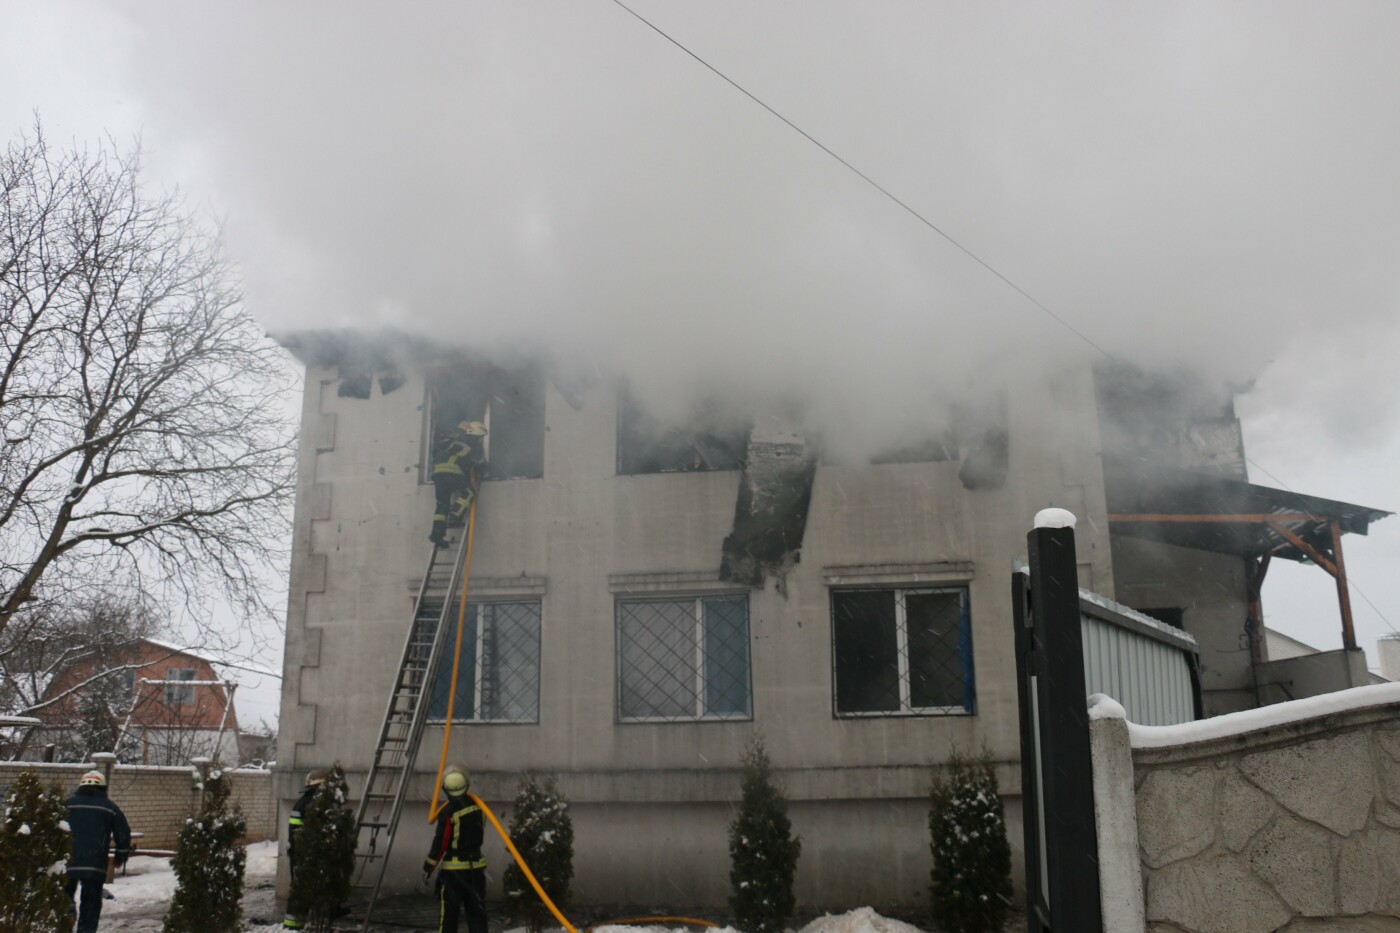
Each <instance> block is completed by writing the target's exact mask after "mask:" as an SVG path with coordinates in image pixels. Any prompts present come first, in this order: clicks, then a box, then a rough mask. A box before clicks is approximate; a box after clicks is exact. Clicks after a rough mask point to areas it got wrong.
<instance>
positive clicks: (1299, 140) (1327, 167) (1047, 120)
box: [94, 0, 1400, 448]
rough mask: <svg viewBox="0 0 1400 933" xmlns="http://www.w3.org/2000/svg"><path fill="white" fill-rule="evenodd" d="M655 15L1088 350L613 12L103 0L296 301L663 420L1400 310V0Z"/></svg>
mask: <svg viewBox="0 0 1400 933" xmlns="http://www.w3.org/2000/svg"><path fill="white" fill-rule="evenodd" d="M636 6H637V8H638V10H639V11H640V12H641V13H643V14H644V15H647V16H649V17H652V18H653V19H654V21H655V22H656V24H657V25H658V26H659V27H661V28H662V29H665V30H666V31H668V32H669V33H671V34H673V35H674V36H675V37H677V38H678V39H679V40H681V41H683V42H685V43H686V44H688V45H689V46H690V47H691V48H692V49H693V50H694V51H695V52H696V53H697V54H698V55H700V56H702V57H704V58H706V59H707V60H709V61H711V62H712V63H713V64H714V65H715V67H716V68H718V69H720V70H722V71H724V72H725V73H726V74H728V75H730V76H731V77H732V78H733V79H734V80H735V81H737V82H739V83H740V84H743V85H745V86H746V87H748V88H749V89H751V90H752V91H753V92H754V93H755V94H756V95H758V96H760V97H762V98H763V99H764V100H765V101H766V102H768V103H769V104H770V105H772V106H773V107H774V108H775V109H777V110H779V111H780V112H782V113H783V114H784V115H786V116H787V117H789V118H790V119H792V120H793V121H794V122H795V123H797V124H798V125H800V126H802V127H803V128H804V129H805V130H806V131H808V132H809V133H811V134H812V135H813V136H815V137H816V138H818V139H820V140H822V141H823V142H824V143H825V144H827V145H828V146H830V147H831V148H832V149H833V150H835V151H836V152H838V153H840V154H841V155H842V156H843V157H844V158H846V159H848V160H849V161H850V162H852V163H853V164H854V165H856V166H858V167H859V168H861V169H862V170H863V171H865V172H866V173H868V174H869V175H870V176H871V177H872V178H874V179H876V180H877V181H879V182H880V183H881V184H882V185H884V186H885V187H886V188H888V189H889V190H890V191H892V192H894V193H896V194H897V195H898V196H899V197H900V198H902V199H903V200H904V201H905V202H906V203H907V204H909V205H910V206H911V207H913V208H914V209H916V210H917V211H919V212H920V213H922V214H923V215H924V216H925V217H926V218H928V219H929V220H930V221H932V222H934V223H936V224H937V225H938V226H939V227H940V228H942V229H943V230H945V231H947V232H948V233H949V234H951V235H952V236H954V237H955V238H957V239H958V240H959V242H961V243H962V244H964V245H965V246H966V247H967V249H969V250H971V251H972V252H974V253H975V254H977V256H979V257H982V258H984V259H985V260H986V261H987V262H989V263H990V264H991V265H993V266H995V267H996V268H997V269H999V270H1001V271H1003V272H1004V273H1005V274H1006V275H1008V276H1009V277H1010V278H1012V279H1013V280H1014V281H1015V282H1017V283H1018V284H1019V285H1020V286H1021V287H1022V288H1024V289H1025V290H1027V291H1028V292H1030V293H1031V294H1032V295H1034V296H1035V297H1036V298H1037V299H1038V300H1039V301H1041V302H1042V303H1044V304H1045V305H1046V306H1047V307H1048V308H1050V309H1051V310H1052V311H1053V312H1054V313H1055V314H1056V315H1058V316H1059V317H1061V318H1062V319H1063V320H1064V322H1065V323H1067V324H1068V325H1069V326H1070V327H1072V328H1073V329H1074V330H1077V331H1079V332H1080V333H1081V334H1083V335H1084V336H1085V337H1087V338H1088V341H1085V340H1083V339H1080V337H1078V336H1076V335H1075V334H1074V333H1073V332H1072V331H1071V330H1070V329H1069V328H1067V327H1065V326H1063V325H1062V324H1060V323H1058V322H1056V321H1055V320H1053V319H1052V317H1051V316H1050V315H1048V314H1047V313H1045V312H1044V311H1043V310H1041V309H1040V308H1037V307H1036V306H1035V305H1033V304H1032V303H1030V302H1029V301H1027V300H1026V299H1025V298H1023V297H1022V296H1020V295H1018V294H1016V292H1014V291H1013V290H1012V289H1011V288H1009V287H1008V286H1007V285H1006V284H1005V283H1003V282H1001V281H999V280H998V279H997V278H996V277H995V276H994V275H992V274H991V273H990V272H989V271H988V270H987V269H986V268H984V267H982V266H981V265H979V264H978V263H977V262H976V261H974V260H972V259H970V258H969V257H968V256H967V255H965V254H964V253H962V252H960V251H959V250H958V249H957V248H955V247H953V246H951V245H950V244H949V243H948V242H947V241H946V240H944V239H943V238H941V237H940V236H939V235H938V234H936V233H935V232H933V231H931V230H929V229H928V228H927V227H925V226H924V225H922V224H921V223H920V222H919V221H918V220H916V219H915V218H914V217H912V216H911V215H910V214H909V213H908V212H906V211H905V210H903V209H902V208H900V207H899V206H897V205H896V204H894V203H892V202H891V201H889V200H888V199H886V198H885V197H883V196H882V195H880V194H879V193H878V192H876V191H875V190H873V189H872V188H871V187H870V186H869V185H868V184H866V183H865V182H864V181H862V180H861V179H859V178H858V177H856V176H855V175H854V174H852V173H851V172H850V171H849V170H847V169H846V168H844V167H842V166H841V165H839V164H838V163H836V162H835V161H834V160H833V159H832V158H831V157H830V156H828V155H827V154H826V153H824V152H822V151H821V150H820V149H818V148H817V147H816V146H815V145H813V144H812V143H811V142H809V141H807V140H806V139H803V138H802V137H801V136H799V135H798V134H797V133H795V132H794V131H793V130H792V129H790V128H789V127H788V126H785V125H784V124H783V123H782V122H780V121H779V120H778V119H777V118H775V117H774V116H773V115H772V114H770V113H768V112H766V111H764V110H763V109H762V108H760V107H759V106H758V105H756V104H755V103H754V102H753V101H751V100H749V99H748V98H746V97H744V96H743V95H742V94H741V93H739V92H738V91H736V90H735V89H734V88H733V87H731V86H730V85H728V84H726V83H725V82H724V81H723V80H722V79H720V78H719V77H717V76H716V75H715V74H713V73H712V72H710V71H708V70H707V69H706V68H705V67H703V66H702V65H700V64H699V63H697V62H696V61H695V60H694V59H693V58H691V57H689V56H688V55H686V54H685V53H684V52H683V51H681V50H680V49H678V48H676V47H675V46H674V45H672V44H670V43H669V42H667V41H666V40H665V39H664V38H662V37H661V36H660V35H658V34H657V33H656V32H654V31H653V30H652V29H650V28H649V27H647V26H646V25H644V24H642V23H641V22H639V21H638V20H636V19H634V18H633V17H632V16H630V15H629V14H628V13H627V12H626V11H625V10H624V9H622V8H621V7H619V6H617V5H615V4H613V3H609V2H606V0H587V2H578V0H569V2H562V0H560V2H532V3H528V4H523V3H515V2H504V0H502V2H495V3H474V4H451V3H446V2H441V3H421V4H406V5H400V6H398V7H394V8H392V9H391V8H389V7H386V6H384V5H383V4H379V3H359V4H354V3H351V4H347V3H343V2H334V3H332V2H322V3H296V4H285V3H280V2H271V0H267V2H261V3H240V4H223V5H216V6H211V5H208V4H194V5H191V4H185V3H174V2H172V3H166V4H160V3H141V4H132V5H124V6H120V7H117V8H115V12H114V11H113V9H112V8H103V9H102V16H103V17H104V18H106V19H112V18H115V20H116V23H115V24H114V26H113V27H112V28H110V29H108V30H107V31H106V32H105V35H107V36H108V37H110V38H109V39H108V43H109V48H108V50H107V53H106V56H105V62H106V63H105V64H104V68H106V69H107V70H108V72H109V73H108V74H107V75H105V76H104V77H105V79H106V80H107V81H109V82H110V83H111V84H112V85H113V86H117V87H121V88H123V89H124V92H125V93H130V94H132V95H133V96H134V97H137V98H139V99H140V101H141V102H142V112H141V121H140V122H141V125H142V126H143V127H144V128H145V136H146V142H147V145H148V147H150V148H151V149H152V150H153V152H152V159H153V162H154V163H158V164H174V163H178V165H179V170H180V172H181V174H182V175H183V177H184V178H185V179H186V180H187V181H189V182H190V183H189V184H188V185H187V187H188V188H189V189H190V190H191V191H192V192H194V193H197V194H199V195H201V196H207V197H209V199H210V200H211V202H212V203H213V204H214V206H215V207H216V209H218V210H220V211H221V212H222V213H224V214H225V216H226V217H227V220H228V235H229V241H230V245H231V248H232V250H233V252H234V254H235V256H236V257H237V258H238V259H239V260H240V262H241V265H242V268H243V270H244V273H245V275H246V277H247V281H248V285H249V293H250V297H251V300H252V304H253V307H254V310H255V312H256V313H258V314H259V315H260V316H261V317H262V318H263V319H264V320H265V321H266V322H268V324H269V326H272V327H275V328H276V329H278V330H286V329H288V328H295V327H332V326H364V327H370V326H380V325H384V324H391V325H395V326H398V327H401V328H405V329H409V330H414V331H418V332H422V333H425V334H428V335H430V336H432V337H434V338H436V339H441V340H443V341H447V342H454V343H473V344H478V345H486V346H488V347H489V346H504V345H519V344H521V343H532V344H542V345H543V346H544V347H545V348H546V349H547V350H549V351H552V352H555V353H558V354H562V355H566V356H568V357H569V358H570V359H572V360H574V361H575V362H578V363H580V364H581V365H585V366H589V367H594V366H596V367H597V368H598V369H599V370H600V371H612V372H619V371H620V372H623V373H626V374H627V375H629V376H630V377H631V378H632V379H633V380H634V381H636V382H637V383H638V384H639V385H640V387H641V388H642V389H643V391H644V392H645V393H646V394H647V395H648V397H650V398H651V399H652V400H653V403H654V404H656V405H657V406H660V407H663V408H664V407H666V406H667V405H671V406H674V407H677V408H679V407H681V406H682V405H683V404H684V403H685V401H686V400H688V399H689V398H691V397H693V396H694V395H695V394H697V393H699V392H702V391H709V390H712V389H714V388H715V387H722V388H727V389H732V390H734V391H736V392H738V393H743V394H754V393H759V394H769V395H778V396H787V397H797V398H801V399H803V400H804V401H805V402H806V404H807V405H808V406H809V409H810V410H812V411H813V412H815V413H816V414H817V415H818V416H819V418H820V420H822V421H823V422H825V423H826V426H827V427H828V428H831V429H835V430H839V432H840V434H841V435H842V436H844V437H847V438H848V439H850V440H851V442H852V443H853V444H854V445H855V446H857V447H865V448H870V447H872V446H877V445H878V444H880V443H882V442H884V441H886V440H888V439H890V438H892V437H894V436H898V435H899V434H901V433H902V432H903V431H904V430H906V428H907V427H908V424H909V422H910V421H911V420H918V419H921V418H924V417H926V414H927V412H928V411H929V410H930V409H931V408H936V407H937V405H938V404H940V403H941V402H942V401H943V400H946V399H947V398H949V397H950V396H951V395H952V394H954V393H955V392H956V391H958V390H960V389H961V388H962V387H964V386H965V385H966V384H967V383H968V381H969V379H970V378H972V377H973V375H974V374H976V373H978V372H981V371H983V370H985V369H986V368H987V367H989V366H991V367H1001V368H1007V369H1015V368H1022V367H1024V366H1026V365H1028V364H1031V363H1034V362H1035V361H1037V360H1044V359H1047V358H1048V359H1054V360H1060V359H1062V358H1063V357H1065V356H1066V355H1070V354H1074V355H1082V356H1085V357H1093V356H1096V355H1098V351H1097V350H1095V349H1094V348H1093V347H1091V346H1090V342H1092V343H1093V344H1095V345H1097V346H1098V347H1100V348H1102V349H1103V350H1105V351H1107V352H1108V353H1111V354H1113V355H1114V356H1117V357H1120V358H1124V359H1129V360H1133V361H1135V362H1139V363H1143V364H1146V365H1149V366H1180V365H1187V364H1189V365H1190V366H1191V367H1193V368H1195V369H1198V370H1200V371H1202V372H1203V373H1204V374H1206V375H1207V376H1208V377H1210V378H1212V379H1222V380H1223V379H1230V380H1233V381H1236V382H1240V381H1244V380H1247V379H1249V378H1252V377H1254V376H1256V375H1258V374H1259V373H1260V372H1262V371H1264V369H1265V367H1266V366H1267V364H1268V362H1269V361H1270V360H1271V359H1274V358H1275V357H1278V356H1279V355H1280V354H1287V355H1288V356H1289V357H1290V358H1296V357H1298V356H1299V355H1300V354H1299V352H1298V350H1297V348H1298V347H1299V346H1310V345H1311V344H1314V343H1316V344H1319V345H1322V346H1325V347H1326V348H1327V350H1326V353H1327V354H1330V355H1333V356H1336V355H1341V354H1340V352H1339V351H1340V348H1341V347H1342V346H1344V344H1343V343H1342V342H1341V338H1340V337H1338V335H1341V334H1345V335H1347V338H1346V339H1351V335H1353V334H1370V335H1372V337H1373V339H1374V335H1375V334H1376V333H1377V328H1379V329H1380V330H1379V333H1381V334H1382V335H1384V336H1386V337H1389V338H1394V337H1396V331H1395V324H1394V322H1395V320H1396V319H1397V318H1400V315H1397V314H1396V313H1395V311H1396V300H1397V291H1398V290H1397V277H1396V271H1395V270H1396V266H1395V263H1394V261H1393V260H1394V257H1395V256H1396V255H1400V223H1397V220H1396V218H1397V217H1400V173H1396V172H1395V171H1394V170H1393V167H1394V165H1395V164H1397V162H1400V158H1397V156H1400V111H1397V108H1395V106H1394V101H1395V100H1396V99H1400V57H1398V56H1395V55H1394V54H1393V49H1394V39H1395V38H1396V37H1397V36H1400V8H1397V7H1395V6H1394V5H1393V4H1383V3H1381V4H1349V5H1329V6H1328V7H1327V8H1326V9H1323V8H1320V7H1317V6H1315V5H1310V4H1301V3H1295V4H1279V3H1267V4H1262V3H1261V4H1232V5H1230V6H1228V7H1222V6H1220V5H1219V4H1214V3H1199V4H1173V5H1171V6H1169V7H1154V6H1143V5H1131V6H1129V5H1124V4H1116V3H1111V4H1095V3H1088V4H1075V5H1069V6H1067V5H1061V4H1056V5H1054V6H1053V7H1043V6H1029V5H996V4H978V5H975V6H972V5H953V4H947V5H931V4H927V3H922V2H920V3H912V2H911V3H890V4H880V5H874V4H845V3H834V2H833V3H827V4H817V3H802V4H800V5H799V4H793V3H766V4H753V3H747V2H745V3H739V2H716V3H706V4H695V5H685V6H681V7H677V6H675V5H669V4H658V3H644V2H639V3H637V4H636ZM114 49H116V50H120V52H122V53H124V54H118V53H117V52H116V51H114ZM112 59H116V64H113V63H112V61H111V60H112ZM96 77H97V76H94V78H95V79H96ZM192 178H193V179H194V180H193V181H190V179H192ZM1302 355H1306V354H1302ZM1313 375H1314V377H1315V375H1316V374H1313ZM1275 382H1277V380H1275ZM1324 394H1325V393H1324Z"/></svg>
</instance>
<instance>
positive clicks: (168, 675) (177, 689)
mask: <svg viewBox="0 0 1400 933" xmlns="http://www.w3.org/2000/svg"><path fill="white" fill-rule="evenodd" d="M165 679H166V680H194V668H192V667H172V668H169V669H168V670H167V671H166V672H165ZM193 703H194V687H193V686H188V687H185V686H181V685H180V684H170V683H168V684H166V685H165V705H166V706H189V705H191V704H193Z"/></svg>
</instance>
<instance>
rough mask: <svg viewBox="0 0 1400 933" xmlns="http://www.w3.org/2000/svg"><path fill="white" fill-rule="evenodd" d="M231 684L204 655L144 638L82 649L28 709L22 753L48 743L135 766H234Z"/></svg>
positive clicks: (73, 755)
mask: <svg viewBox="0 0 1400 933" xmlns="http://www.w3.org/2000/svg"><path fill="white" fill-rule="evenodd" d="M104 671H106V673H105V674H104V673H103V672H104ZM234 688H235V685H234V684H233V683H231V682H230V681H227V680H225V679H224V678H223V677H221V676H220V675H219V674H218V672H216V671H215V669H214V667H213V665H212V664H211V662H210V661H209V660H208V659H207V658H203V657H200V656H199V655H197V654H194V653H192V652H191V651H189V650H187V649H183V648H180V647H177V646H175V645H168V644H164V643H162V642H158V641H153V640H150V639H141V640H138V641H134V642H131V643H130V644H129V645H125V646H122V647H120V648H117V649H113V650H112V651H110V652H107V653H105V654H103V655H100V656H99V655H98V654H96V653H93V654H88V655H85V656H82V657H80V658H78V659H77V660H76V661H74V662H73V663H72V664H70V665H69V666H68V667H66V668H64V669H63V670H62V671H60V672H59V673H57V674H56V675H54V677H53V679H52V680H51V681H50V682H49V684H48V686H47V687H46V689H45V690H44V694H43V698H42V699H41V701H40V703H39V706H38V708H37V709H35V710H34V711H33V712H34V715H35V716H36V717H37V718H38V719H39V720H40V721H41V723H42V725H41V726H40V727H39V728H38V729H36V730H35V734H34V735H33V736H31V737H30V740H29V741H28V743H27V745H28V754H27V756H26V757H36V756H37V755H36V753H38V752H41V751H44V750H45V749H46V747H47V746H53V749H54V751H53V752H51V753H48V754H54V755H56V756H57V757H59V758H61V759H75V760H83V759H86V758H87V757H88V756H89V755H91V754H92V753H93V752H101V751H115V752H116V753H117V757H118V759H119V760H121V761H126V762H133V763H137V764H155V765H178V764H185V763H187V762H188V761H189V760H190V759H191V758H195V757H199V756H208V757H211V758H216V759H219V760H221V761H224V762H226V763H236V762H238V760H239V754H238V717H237V714H236V713H235V711H234V705H233V691H234ZM45 704H47V705H45Z"/></svg>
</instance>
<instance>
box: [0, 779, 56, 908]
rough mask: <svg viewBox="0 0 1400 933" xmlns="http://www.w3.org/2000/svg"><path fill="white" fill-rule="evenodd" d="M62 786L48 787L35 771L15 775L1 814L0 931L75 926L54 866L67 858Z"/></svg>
mask: <svg viewBox="0 0 1400 933" xmlns="http://www.w3.org/2000/svg"><path fill="white" fill-rule="evenodd" d="M63 800H64V796H63V790H62V788H60V787H59V786H58V785H56V784H55V785H54V786H52V787H50V788H49V789H48V790H45V789H44V785H43V782H42V781H40V780H39V778H38V776H37V775H35V774H34V773H33V772H30V771H24V772H21V773H20V775H19V776H18V777H17V778H15V783H14V785H13V786H12V787H11V788H10V792H9V794H7V795H6V797H5V801H4V806H3V808H0V810H3V818H0V933H29V931H31V930H58V931H61V933H66V931H67V930H69V929H71V928H72V926H73V920H72V917H71V916H70V913H69V911H70V909H71V908H72V906H73V902H72V901H71V900H70V899H69V898H68V896H67V894H66V893H65V892H64V890H63V881H64V878H63V875H62V873H58V874H55V873H54V871H53V868H54V866H55V865H56V864H57V863H59V862H62V861H64V860H65V859H66V858H68V824H67V823H66V820H67V818H68V809H67V808H66V807H65V806H64V805H63Z"/></svg>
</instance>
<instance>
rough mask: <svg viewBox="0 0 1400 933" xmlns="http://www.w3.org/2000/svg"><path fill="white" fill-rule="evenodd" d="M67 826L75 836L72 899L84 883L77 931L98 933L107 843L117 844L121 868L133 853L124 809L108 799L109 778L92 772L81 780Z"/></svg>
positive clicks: (116, 856)
mask: <svg viewBox="0 0 1400 933" xmlns="http://www.w3.org/2000/svg"><path fill="white" fill-rule="evenodd" d="M64 805H65V806H66V807H68V829H69V832H70V833H72V837H73V850H72V854H71V855H70V856H69V857H68V881H67V891H68V897H69V899H70V900H71V899H72V897H73V894H74V892H76V891H77V890H78V887H79V886H80V885H81V886H82V895H81V896H80V897H79V900H78V926H77V929H76V933H97V921H98V918H100V917H101V916H102V883H103V882H104V881H106V880H107V846H108V844H109V843H113V842H114V843H115V848H116V851H115V852H114V854H113V856H112V861H113V864H115V865H116V866H117V867H118V868H120V867H121V866H123V865H125V864H126V859H127V856H128V855H130V854H131V827H130V826H128V825H127V822H126V815H125V814H124V813H122V808H121V807H119V806H117V805H116V804H115V803H113V802H112V801H110V800H108V799H107V777H106V775H104V774H103V773H102V772H101V771H89V772H88V773H86V774H84V775H83V776H82V777H81V778H80V779H79V780H78V790H77V792H75V793H74V794H73V796H71V797H69V798H68V800H67V801H65V803H64Z"/></svg>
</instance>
